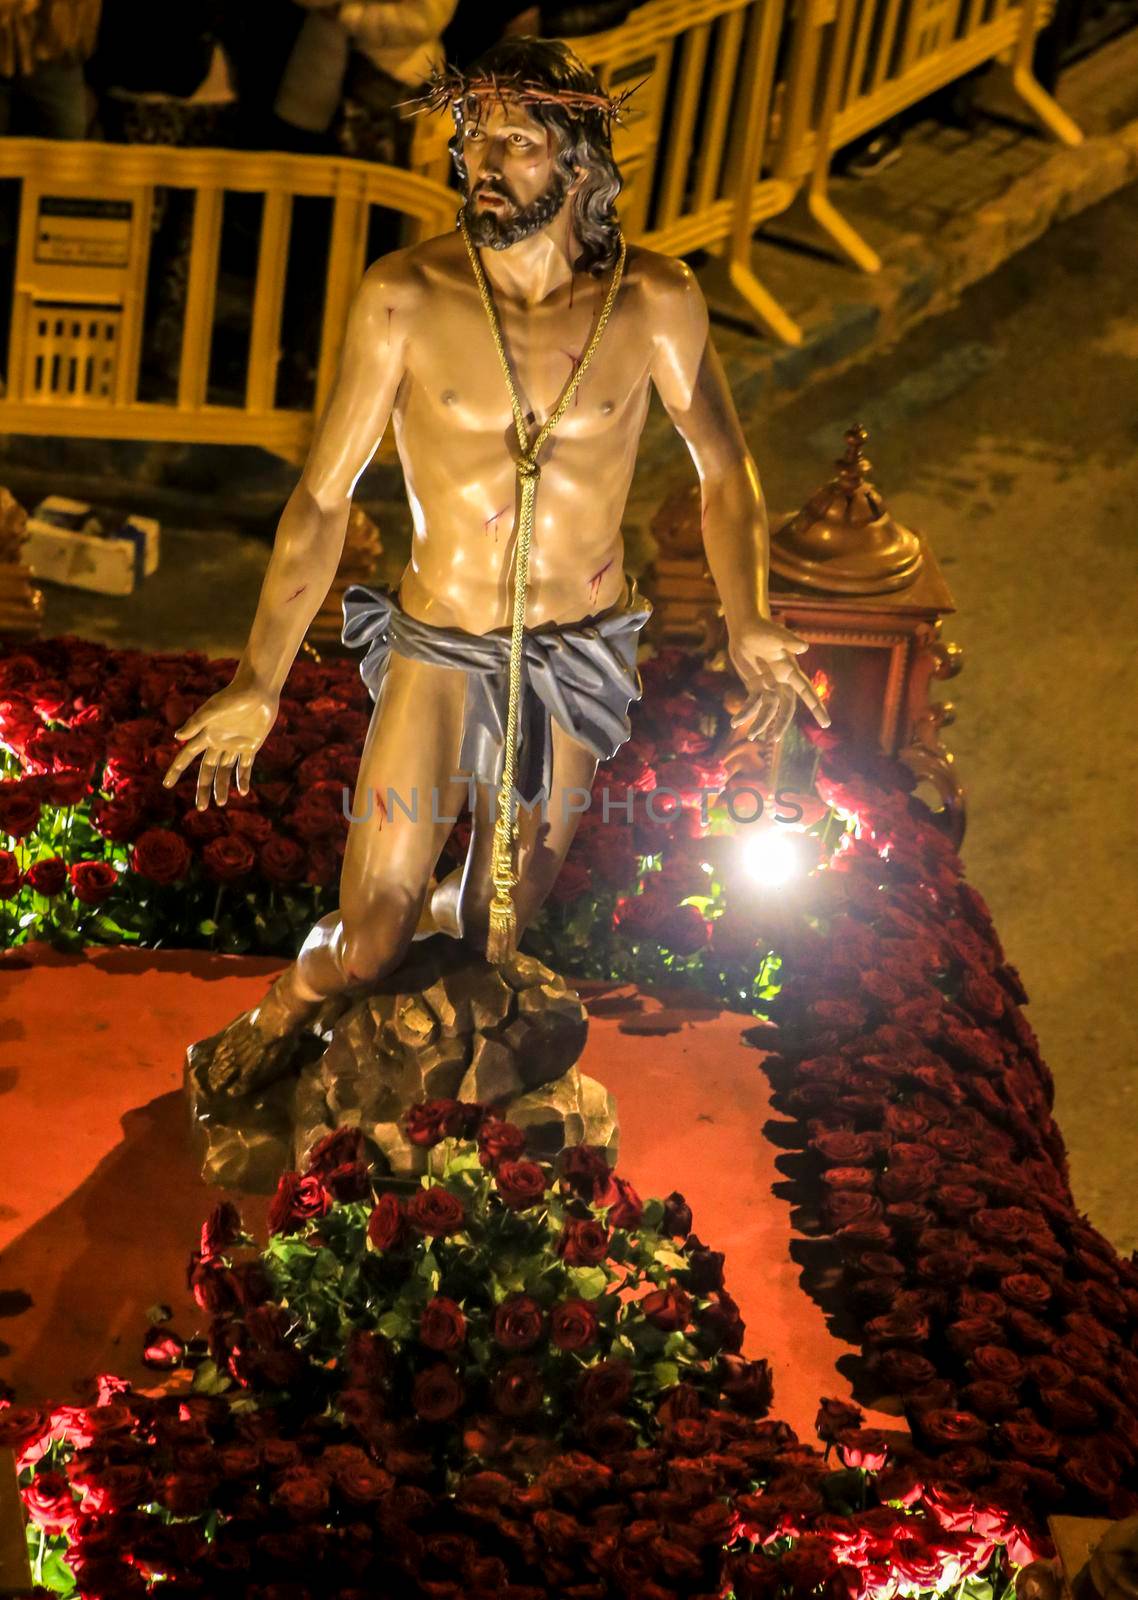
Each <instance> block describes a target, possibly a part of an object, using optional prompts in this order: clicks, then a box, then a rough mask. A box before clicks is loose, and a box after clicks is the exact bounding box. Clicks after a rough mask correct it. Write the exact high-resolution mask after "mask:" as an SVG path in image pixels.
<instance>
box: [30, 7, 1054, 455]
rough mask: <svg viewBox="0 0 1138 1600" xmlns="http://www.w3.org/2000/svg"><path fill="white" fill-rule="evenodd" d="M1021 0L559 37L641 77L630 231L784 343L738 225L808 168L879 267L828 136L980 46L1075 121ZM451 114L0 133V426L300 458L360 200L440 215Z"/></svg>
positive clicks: (355, 257)
mask: <svg viewBox="0 0 1138 1600" xmlns="http://www.w3.org/2000/svg"><path fill="white" fill-rule="evenodd" d="M1040 3H1041V0H648V3H647V4H645V5H644V6H642V7H640V8H639V9H638V10H637V11H635V12H634V13H633V14H632V17H631V18H630V19H629V20H628V21H627V22H626V23H624V24H623V25H622V26H621V27H619V28H614V29H612V30H610V31H609V32H607V33H601V34H595V35H592V36H590V37H588V38H584V39H575V40H573V41H572V44H573V47H574V49H575V50H576V51H577V53H578V54H579V55H581V57H582V58H583V59H584V60H585V61H586V62H588V64H589V65H590V66H592V67H593V68H594V69H595V70H596V71H597V73H598V75H599V76H600V78H601V81H602V83H603V84H604V86H605V88H606V89H607V90H608V91H609V92H610V93H615V92H617V91H619V90H620V89H623V88H627V87H629V86H631V85H633V84H636V83H638V82H639V81H640V80H641V79H645V80H646V81H645V82H644V84H643V86H642V87H641V88H640V90H639V92H638V94H637V95H636V96H635V99H634V101H633V102H632V105H633V106H635V115H630V116H629V119H628V122H627V124H626V125H625V126H621V127H618V128H617V129H616V130H615V132H614V149H615V154H616V157H617V160H618V162H619V165H620V167H621V172H622V175H623V178H624V182H625V188H624V192H623V194H622V197H621V202H620V211H621V218H622V221H623V224H624V228H625V232H626V235H627V236H628V238H629V239H630V240H632V241H635V242H638V243H640V244H643V245H646V246H648V247H649V248H652V249H656V250H660V251H663V252H667V253H671V254H676V255H682V254H685V253H687V252H688V251H691V250H695V249H708V250H712V251H714V252H717V253H718V254H720V255H721V256H722V257H723V259H724V262H725V265H726V267H727V270H728V272H729V275H730V277H731V280H732V282H733V283H734V285H735V286H736V288H737V290H738V291H739V293H740V294H741V295H742V296H743V297H744V299H745V300H746V301H747V302H748V304H749V305H750V306H751V308H752V309H753V310H754V312H755V314H756V316H757V317H758V318H759V319H760V320H761V321H762V322H763V323H764V324H765V326H766V327H767V328H769V329H770V330H771V331H772V332H773V333H774V334H775V335H776V336H777V337H778V338H780V339H782V340H783V341H785V342H787V343H791V344H794V343H798V342H800V340H801V337H802V334H801V330H800V328H799V327H798V325H797V324H796V323H795V321H794V319H793V317H791V316H790V314H789V313H788V312H787V311H786V309H785V308H784V307H783V306H782V305H780V304H779V302H778V301H777V300H776V299H775V297H774V296H773V295H772V294H771V293H770V291H769V290H768V289H767V288H766V287H765V285H763V284H762V283H761V282H760V281H759V279H758V277H757V276H756V274H755V272H754V268H753V265H752V242H753V236H754V232H755V229H756V228H757V227H758V226H759V224H760V223H762V222H763V221H765V220H768V219H769V218H771V217H773V216H776V215H778V214H779V213H780V212H782V211H784V210H786V208H787V207H788V206H789V205H790V204H791V203H792V202H793V201H794V200H795V199H796V197H797V196H798V195H799V194H800V193H801V192H802V191H803V190H804V189H805V192H806V199H807V203H808V205H809V207H810V210H811V212H812V213H813V215H814V217H815V218H816V219H817V221H818V222H819V223H820V225H821V226H822V227H823V228H824V229H825V230H826V231H827V233H828V234H829V236H830V238H831V239H832V240H833V242H834V243H835V245H836V246H837V247H838V248H839V249H840V250H841V251H842V252H843V253H844V254H845V255H846V256H847V257H848V258H849V259H850V260H851V261H853V262H854V263H855V264H856V265H857V266H859V267H860V268H862V269H863V270H865V271H870V272H872V271H875V270H876V269H877V267H878V266H879V265H880V263H879V261H878V259H877V256H876V255H875V254H874V252H873V250H872V249H871V248H870V247H869V245H867V244H866V242H865V241H864V240H863V239H862V238H861V237H860V235H859V234H858V233H857V232H856V230H855V229H854V228H853V227H852V226H851V225H850V224H849V222H848V221H847V220H846V219H845V218H843V217H842V216H841V215H840V213H839V212H838V210H837V208H836V207H835V206H834V205H833V203H832V201H831V199H830V197H829V193H828V178H829V166H830V159H831V156H832V153H833V152H834V151H835V150H836V149H838V148H840V147H841V145H843V144H845V143H848V142H849V140H851V139H853V138H855V137H856V136H857V135H858V134H860V133H862V132H864V131H866V130H867V129H869V128H872V127H873V126H875V125H876V124H877V123H878V122H880V121H881V120H882V119H883V118H885V117H888V116H890V115H893V114H895V113H896V112H897V111H899V110H901V109H903V108H904V107H906V106H909V105H912V104H914V103H915V102H917V101H918V100H920V99H921V98H922V97H923V96H924V95H926V94H928V93H930V92H931V91H932V90H934V89H936V88H938V87H940V86H942V85H943V84H946V83H950V82H952V81H953V80H954V79H955V78H957V77H959V76H960V75H961V74H963V73H965V72H968V71H970V70H971V69H972V68H974V67H976V66H978V65H980V64H982V63H984V62H991V61H999V62H1001V64H1002V65H1003V67H1004V69H1005V70H1006V71H1007V72H1008V74H1009V77H1010V81H1011V83H1012V86H1013V87H1014V88H1015V90H1016V91H1017V93H1018V94H1019V95H1020V96H1021V98H1022V99H1023V100H1024V102H1025V103H1026V104H1027V105H1028V107H1029V108H1030V109H1031V110H1032V112H1033V113H1034V114H1035V115H1036V116H1037V117H1038V118H1039V119H1040V121H1041V122H1042V123H1043V124H1044V126H1045V127H1046V128H1047V129H1049V130H1050V131H1051V132H1052V133H1054V134H1055V135H1057V136H1058V137H1059V138H1061V139H1063V140H1064V141H1066V142H1067V143H1072V144H1073V143H1077V142H1078V141H1079V139H1080V137H1081V135H1080V134H1079V130H1078V129H1077V128H1076V127H1075V125H1074V123H1073V122H1071V120H1070V118H1068V117H1067V116H1066V114H1065V113H1064V112H1063V111H1062V110H1061V109H1060V108H1059V106H1058V105H1057V104H1056V103H1055V101H1054V100H1053V99H1052V98H1051V97H1050V96H1049V95H1048V94H1047V93H1046V92H1045V91H1044V90H1043V88H1042V87H1041V86H1040V85H1039V83H1038V82H1037V81H1036V80H1035V79H1034V77H1033V76H1032V74H1031V51H1032V44H1033V41H1034V38H1035V33H1036V30H1037V27H1038V25H1039V21H1040V20H1041V19H1040V16H1039V5H1040ZM784 7H786V8H787V9H785V10H784ZM630 110H631V108H630ZM449 133H450V119H449V118H446V117H421V118H419V120H418V124H417V126H416V129H415V132H414V137H413V142H412V149H411V155H410V163H409V167H410V170H407V171H404V170H400V169H397V168H394V167H386V166H381V165H378V164H375V163H371V162H363V161H352V160H347V159H331V158H323V157H310V156H291V155H286V154H277V153H272V152H266V153H253V154H250V153H247V152H244V151H234V150H204V149H196V148H195V149H175V148H162V147H159V146H153V145H94V144H77V143H70V142H46V141H38V140H25V139H0V180H17V181H18V182H19V184H20V195H19V205H18V238H17V248H16V251H15V283H14V289H13V297H12V320H11V329H10V338H9V351H8V361H7V371H6V374H5V385H6V387H5V391H4V393H3V395H2V396H0V427H3V428H5V429H6V430H7V431H8V432H11V433H32V434H40V435H43V434H62V435H71V436H77V437H102V438H122V439H154V440H170V441H184V442H203V443H244V444H254V445H259V446H261V447H262V448H264V449H266V450H269V451H271V452H273V453H274V454H277V455H279V456H282V457H285V458H286V459H289V460H294V461H295V460H300V459H302V458H303V455H304V451H305V448H306V446H307V443H308V440H309V438H310V437H311V433H312V427H313V418H314V415H315V414H318V413H319V411H320V410H321V408H322V407H323V404H324V401H325V399H326V398H327V394H328V391H329V388H330V386H331V383H332V381H333V378H334V376H335V371H336V366H337V362H338V359H339V352H340V345H341V342H342V339H343V333H344V326H345V322H346V319H347V314H348V308H349V305H350V302H351V298H352V295H353V293H354V291H355V288H356V285H357V284H358V283H359V280H360V278H361V276H362V274H363V271H364V267H365V265H366V253H367V243H368V225H369V218H370V217H371V215H372V212H373V209H374V208H382V209H385V210H388V211H391V212H393V213H395V214H397V215H398V216H399V217H400V218H401V219H402V225H401V226H402V231H401V234H400V242H402V243H411V242H413V241H414V240H415V239H417V238H419V237H424V236H427V235H429V234H432V233H439V232H444V231H446V230H448V229H449V228H450V227H451V226H453V222H454V214H455V209H456V195H455V192H454V190H453V189H452V188H450V187H448V182H449V181H451V180H452V173H451V161H450V155H449V152H448V150H447V147H446V143H447V138H448V136H449ZM167 189H173V190H186V191H192V194H193V216H192V226H191V230H190V239H189V249H188V257H189V266H188V280H187V282H186V284H185V290H184V312H183V316H184V325H183V328H182V334H181V347H180V355H179V360H178V364H177V372H176V375H175V381H174V384H173V391H172V393H171V394H170V395H169V397H168V398H166V399H163V400H161V401H156V400H153V399H140V397H139V366H140V356H141V351H142V342H143V331H144V318H145V312H146V304H145V301H146V286H147V273H148V265H149V256H150V242H151V213H152V207H153V205H154V201H155V195H156V192H157V191H159V190H167ZM228 194H244V195H247V196H260V197H261V214H260V219H259V234H258V243H257V257H256V268H255V284H254V289H253V295H252V303H251V309H250V326H249V339H248V351H247V357H246V360H245V364H244V379H243V381H244V394H243V397H242V399H241V401H240V403H234V402H233V401H231V400H230V401H226V402H224V403H219V402H218V401H217V400H216V399H212V400H211V399H210V387H211V386H210V367H211V352H212V348H213V339H214V330H215V323H216V310H217V296H218V283H219V260H220V253H221V245H222V231H223V214H224V206H225V198H226V196H227V195H228ZM302 197H323V198H324V199H326V200H328V201H330V202H331V207H332V212H331V222H330V232H329V239H328V248H327V269H326V275H325V278H324V302H323V309H322V313H321V315H320V317H319V319H318V320H319V324H320V330H319V353H318V357H317V363H316V376H315V385H314V395H313V396H312V398H311V400H310V401H309V402H308V403H305V404H302V405H300V406H297V405H292V406H287V405H282V404H280V403H279V402H278V399H277V395H278V382H277V378H278V362H279V359H280V355H281V346H282V339H281V323H282V317H283V314H284V307H285V297H286V274H287V271H288V259H289V242H290V232H291V223H292V213H293V207H294V202H295V201H296V200H298V199H301V198H302ZM387 448H388V450H390V443H389V444H388V446H387Z"/></svg>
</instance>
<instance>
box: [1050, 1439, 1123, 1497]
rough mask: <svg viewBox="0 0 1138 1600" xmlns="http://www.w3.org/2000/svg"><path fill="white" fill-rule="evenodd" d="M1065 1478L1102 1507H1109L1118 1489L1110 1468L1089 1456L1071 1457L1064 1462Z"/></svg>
mask: <svg viewBox="0 0 1138 1600" xmlns="http://www.w3.org/2000/svg"><path fill="white" fill-rule="evenodd" d="M1092 1448H1093V1447H1092ZM1063 1476H1064V1477H1065V1478H1066V1480H1067V1482H1068V1483H1070V1484H1071V1485H1072V1486H1073V1487H1074V1488H1075V1489H1078V1490H1081V1492H1082V1494H1083V1496H1084V1497H1085V1498H1086V1499H1089V1500H1092V1501H1094V1502H1095V1503H1096V1504H1098V1505H1102V1506H1109V1504H1110V1501H1111V1499H1112V1497H1113V1495H1114V1493H1115V1490H1116V1487H1117V1479H1116V1477H1115V1475H1114V1473H1112V1472H1111V1471H1110V1469H1109V1467H1107V1466H1106V1465H1105V1463H1103V1462H1101V1461H1096V1460H1095V1458H1094V1456H1093V1455H1089V1454H1088V1455H1079V1456H1070V1457H1069V1458H1068V1459H1067V1460H1066V1461H1064V1463H1063Z"/></svg>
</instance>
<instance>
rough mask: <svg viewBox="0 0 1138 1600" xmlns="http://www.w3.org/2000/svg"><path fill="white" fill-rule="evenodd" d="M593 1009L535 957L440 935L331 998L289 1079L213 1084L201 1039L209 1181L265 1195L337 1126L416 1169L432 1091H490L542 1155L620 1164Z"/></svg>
mask: <svg viewBox="0 0 1138 1600" xmlns="http://www.w3.org/2000/svg"><path fill="white" fill-rule="evenodd" d="M587 1028H588V1017H587V1014H586V1012H585V1008H584V1006H583V1005H582V1003H581V1001H580V999H579V998H578V996H577V995H576V994H575V993H574V992H573V990H572V989H570V988H569V987H568V986H567V985H566V983H565V981H564V979H563V978H560V977H558V975H557V974H556V973H554V972H552V971H551V970H550V969H549V968H548V967H545V966H543V965H542V964H541V962H539V961H536V960H534V958H533V957H532V956H525V955H515V956H514V957H512V959H511V960H510V961H509V962H508V963H507V964H506V965H504V966H502V967H500V968H499V967H494V966H491V965H490V964H489V963H488V962H487V961H486V960H485V959H484V958H483V957H482V956H480V955H478V954H476V953H475V952H474V951H472V950H471V949H469V948H468V947H467V946H466V945H464V944H461V943H460V942H459V941H457V940H453V939H449V938H446V937H444V936H442V935H437V936H435V937H434V938H431V939H427V940H424V941H422V943H420V944H416V945H415V946H413V947H412V950H411V953H410V954H409V956H408V958H407V960H406V961H405V962H404V964H403V965H402V966H401V967H400V969H399V970H398V971H397V972H395V973H392V974H391V975H390V976H389V977H388V978H386V979H385V980H383V982H382V983H380V984H378V985H377V986H376V988H375V990H374V991H373V992H372V993H370V994H368V995H367V996H365V997H364V998H363V999H357V1000H355V1001H353V1002H350V1003H348V1004H345V1002H344V1001H342V1000H341V1001H329V1002H328V1004H327V1005H326V1006H325V1007H324V1008H323V1009H322V1010H321V1012H320V1013H318V1015H317V1016H316V1017H315V1018H314V1019H313V1021H312V1022H311V1023H310V1024H309V1025H308V1027H307V1028H306V1029H305V1031H304V1035H303V1037H302V1038H301V1040H300V1042H299V1044H298V1047H297V1050H296V1052H295V1055H294V1058H293V1061H292V1065H291V1070H290V1073H289V1075H288V1076H287V1077H285V1078H284V1079H282V1080H280V1081H278V1082H276V1083H273V1084H270V1085H269V1086H268V1087H267V1088H264V1089H261V1090H259V1091H258V1092H257V1093H255V1094H252V1095H247V1096H244V1097H241V1098H237V1099H235V1098H232V1097H229V1096H219V1095H214V1094H211V1092H210V1089H209V1084H208V1076H207V1069H208V1057H207V1056H206V1055H205V1054H204V1053H203V1050H202V1048H201V1046H191V1047H190V1049H189V1051H188V1052H187V1058H186V1077H185V1083H186V1093H187V1097H188V1099H189V1103H190V1110H191V1114H192V1118H193V1124H194V1129H195V1133H196V1137H197V1141H198V1147H199V1153H200V1156H201V1161H202V1176H203V1177H204V1178H205V1180H206V1182H207V1183H213V1184H217V1185H220V1186H222V1187H226V1188H235V1189H243V1190H245V1191H247V1192H252V1193H264V1192H268V1191H269V1190H271V1189H272V1188H273V1187H274V1186H275V1184H276V1180H277V1177H278V1176H279V1175H280V1173H281V1172H283V1171H284V1170H286V1169H287V1168H289V1167H293V1166H299V1165H301V1164H302V1163H303V1161H304V1159H305V1156H306V1155H307V1153H308V1151H309V1149H310V1148H311V1146H312V1145H313V1144H314V1143H315V1142H316V1140H317V1139H319V1138H321V1137H323V1135H324V1134H326V1133H330V1132H331V1131H332V1130H333V1129H335V1128H341V1127H358V1128H362V1130H363V1132H364V1135H365V1138H366V1141H367V1146H368V1152H369V1155H370V1156H371V1158H372V1159H373V1160H374V1161H375V1164H376V1168H377V1170H378V1171H379V1172H380V1173H385V1174H388V1175H390V1176H391V1178H392V1179H393V1180H396V1179H399V1178H404V1179H407V1178H414V1177H415V1176H417V1175H419V1174H421V1173H423V1172H426V1171H427V1170H428V1166H429V1156H430V1152H429V1151H427V1150H424V1149H421V1148H420V1147H418V1146H415V1145H412V1144H411V1143H410V1142H409V1141H408V1139H407V1137H406V1135H405V1133H404V1131H403V1118H404V1116H405V1114H406V1112H407V1109H408V1107H409V1106H412V1105H414V1104H415V1103H416V1102H417V1101H420V1100H435V1099H441V1098H454V1099H458V1100H478V1101H480V1102H482V1103H483V1104H485V1105H490V1106H492V1107H493V1108H494V1110H495V1111H496V1112H497V1113H498V1114H499V1115H501V1116H504V1117H508V1118H509V1120H510V1121H511V1122H515V1123H517V1124H518V1125H519V1126H520V1127H522V1128H524V1129H525V1130H526V1133H527V1143H528V1146H529V1149H530V1151H531V1153H532V1154H534V1155H535V1156H541V1157H545V1158H547V1159H548V1158H551V1157H552V1156H554V1155H556V1154H557V1153H558V1151H560V1150H562V1149H564V1148H565V1147H566V1146H568V1145H573V1144H581V1143H588V1144H596V1145H601V1146H603V1147H604V1148H605V1149H606V1150H607V1151H608V1153H609V1157H610V1159H611V1160H612V1161H613V1163H614V1164H615V1161H616V1151H617V1140H618V1127H617V1121H616V1105H615V1102H614V1100H613V1098H612V1096H611V1095H610V1094H609V1093H608V1091H607V1090H606V1089H605V1088H604V1087H603V1085H601V1084H599V1083H597V1082H596V1081H595V1080H594V1079H592V1078H588V1077H586V1076H584V1074H582V1073H581V1072H579V1071H578V1069H577V1066H576V1062H577V1060H578V1058H579V1057H580V1054H581V1051H582V1050H583V1049H584V1045H585V1036H586V1032H587Z"/></svg>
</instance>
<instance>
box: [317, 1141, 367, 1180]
mask: <svg viewBox="0 0 1138 1600" xmlns="http://www.w3.org/2000/svg"><path fill="white" fill-rule="evenodd" d="M363 1159H364V1135H363V1130H362V1128H337V1129H336V1130H335V1131H334V1132H333V1133H326V1134H325V1135H324V1137H323V1138H322V1139H317V1141H316V1143H315V1144H314V1145H313V1146H312V1148H311V1150H309V1152H308V1155H307V1157H306V1158H305V1163H304V1170H305V1171H306V1172H312V1173H315V1174H316V1176H317V1177H318V1178H322V1179H323V1180H324V1181H325V1182H327V1180H328V1175H329V1174H330V1173H332V1172H338V1171H339V1170H340V1169H341V1168H343V1167H345V1166H355V1165H357V1164H359V1163H361V1162H362V1161H363Z"/></svg>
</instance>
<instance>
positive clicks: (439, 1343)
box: [419, 1294, 466, 1355]
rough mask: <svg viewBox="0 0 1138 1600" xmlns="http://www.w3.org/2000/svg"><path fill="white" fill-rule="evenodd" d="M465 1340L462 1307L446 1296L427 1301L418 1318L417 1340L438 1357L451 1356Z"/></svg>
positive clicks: (464, 1320) (438, 1296) (437, 1296)
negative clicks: (435, 1352) (436, 1353)
mask: <svg viewBox="0 0 1138 1600" xmlns="http://www.w3.org/2000/svg"><path fill="white" fill-rule="evenodd" d="M465 1339H466V1318H465V1316H464V1315H463V1311H462V1307H461V1306H460V1305H458V1304H457V1303H456V1302H455V1301H454V1300H448V1299H447V1297H446V1295H441V1294H437V1295H435V1296H434V1298H433V1299H431V1300H428V1301H427V1303H426V1305H425V1306H424V1307H423V1313H422V1315H421V1316H420V1318H419V1340H420V1343H422V1344H425V1345H426V1346H427V1348H428V1349H429V1350H437V1351H438V1352H439V1354H440V1355H452V1354H453V1353H454V1351H456V1350H458V1349H459V1348H460V1347H461V1346H462V1344H463V1342H464V1341H465Z"/></svg>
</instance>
